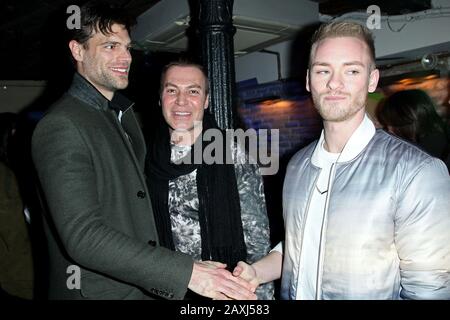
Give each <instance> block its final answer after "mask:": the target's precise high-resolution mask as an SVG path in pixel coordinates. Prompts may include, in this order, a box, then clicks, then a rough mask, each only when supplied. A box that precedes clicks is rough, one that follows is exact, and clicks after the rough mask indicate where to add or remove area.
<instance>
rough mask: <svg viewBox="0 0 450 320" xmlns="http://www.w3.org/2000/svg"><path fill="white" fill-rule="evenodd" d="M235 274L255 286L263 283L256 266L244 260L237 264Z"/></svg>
mask: <svg viewBox="0 0 450 320" xmlns="http://www.w3.org/2000/svg"><path fill="white" fill-rule="evenodd" d="M233 276H235V277H239V278H241V279H243V280H245V281H247V282H249V283H250V284H251V285H253V286H254V287H255V288H257V287H258V286H259V285H260V283H261V280H260V279H258V275H257V274H256V270H255V268H254V267H253V266H252V265H250V264H247V263H245V262H243V261H239V262H238V264H237V266H236V267H235V268H234V270H233Z"/></svg>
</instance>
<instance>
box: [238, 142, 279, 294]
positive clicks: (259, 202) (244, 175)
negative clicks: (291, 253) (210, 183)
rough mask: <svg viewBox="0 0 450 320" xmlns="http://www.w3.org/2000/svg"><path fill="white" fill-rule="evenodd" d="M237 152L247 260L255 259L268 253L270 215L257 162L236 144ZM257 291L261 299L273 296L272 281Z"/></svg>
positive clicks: (253, 260) (252, 260)
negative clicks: (254, 162)
mask: <svg viewBox="0 0 450 320" xmlns="http://www.w3.org/2000/svg"><path fill="white" fill-rule="evenodd" d="M236 152H237V153H238V154H237V155H235V156H234V158H235V172H236V182H237V185H238V192H239V199H240V205H241V220H242V228H243V231H244V238H245V245H246V247H247V260H248V261H247V262H249V263H253V262H256V261H258V260H260V259H261V258H262V257H264V256H265V255H267V254H268V252H269V250H270V231H269V219H268V217H267V210H266V201H265V197H264V187H263V181H262V177H261V174H260V172H259V168H258V166H257V165H256V164H251V163H249V158H248V156H246V155H245V152H244V151H243V150H241V149H239V148H237V150H236ZM236 162H237V163H236ZM256 294H257V296H258V299H260V300H271V299H273V294H274V284H273V282H269V283H265V284H263V285H261V286H259V287H258V288H257V290H256Z"/></svg>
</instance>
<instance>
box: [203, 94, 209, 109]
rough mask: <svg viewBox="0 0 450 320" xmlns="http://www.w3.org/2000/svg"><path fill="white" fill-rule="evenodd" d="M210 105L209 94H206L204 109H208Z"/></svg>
mask: <svg viewBox="0 0 450 320" xmlns="http://www.w3.org/2000/svg"><path fill="white" fill-rule="evenodd" d="M208 105H209V94H207V95H206V100H205V105H204V106H203V109H205V110H206V109H208Z"/></svg>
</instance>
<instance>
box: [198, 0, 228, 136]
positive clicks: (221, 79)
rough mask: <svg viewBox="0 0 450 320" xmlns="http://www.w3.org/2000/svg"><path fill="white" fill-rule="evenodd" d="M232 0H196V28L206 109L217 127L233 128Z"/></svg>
mask: <svg viewBox="0 0 450 320" xmlns="http://www.w3.org/2000/svg"><path fill="white" fill-rule="evenodd" d="M233 2H234V0H199V31H200V45H201V47H202V48H201V49H202V50H201V54H202V62H203V65H204V66H205V67H206V69H207V70H208V77H209V81H210V92H209V99H210V100H209V108H210V111H211V112H212V113H213V114H214V115H215V118H216V120H217V123H218V125H219V127H221V128H222V129H226V128H233V123H234V121H233V116H234V111H235V91H236V89H235V74H234V44H233V36H234V33H235V32H236V29H235V28H234V27H233V22H232V15H233Z"/></svg>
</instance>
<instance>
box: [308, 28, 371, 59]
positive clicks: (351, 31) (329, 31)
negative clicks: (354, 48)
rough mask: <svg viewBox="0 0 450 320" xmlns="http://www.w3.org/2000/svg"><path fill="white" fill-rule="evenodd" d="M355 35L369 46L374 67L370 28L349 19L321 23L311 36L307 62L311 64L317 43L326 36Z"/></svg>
mask: <svg viewBox="0 0 450 320" xmlns="http://www.w3.org/2000/svg"><path fill="white" fill-rule="evenodd" d="M338 37H355V38H358V39H360V40H362V41H363V42H364V43H365V44H366V45H367V47H368V48H369V54H370V59H371V61H372V67H373V68H375V44H374V39H373V35H372V33H371V32H370V30H369V29H368V28H367V27H366V26H364V25H362V24H359V23H356V22H351V21H338V22H329V23H325V24H322V25H321V26H320V27H319V29H317V30H316V32H315V33H314V34H313V36H312V38H311V51H310V54H309V64H310V65H311V61H312V55H313V52H314V51H315V48H316V46H317V43H318V42H320V41H322V40H324V39H326V38H338Z"/></svg>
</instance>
